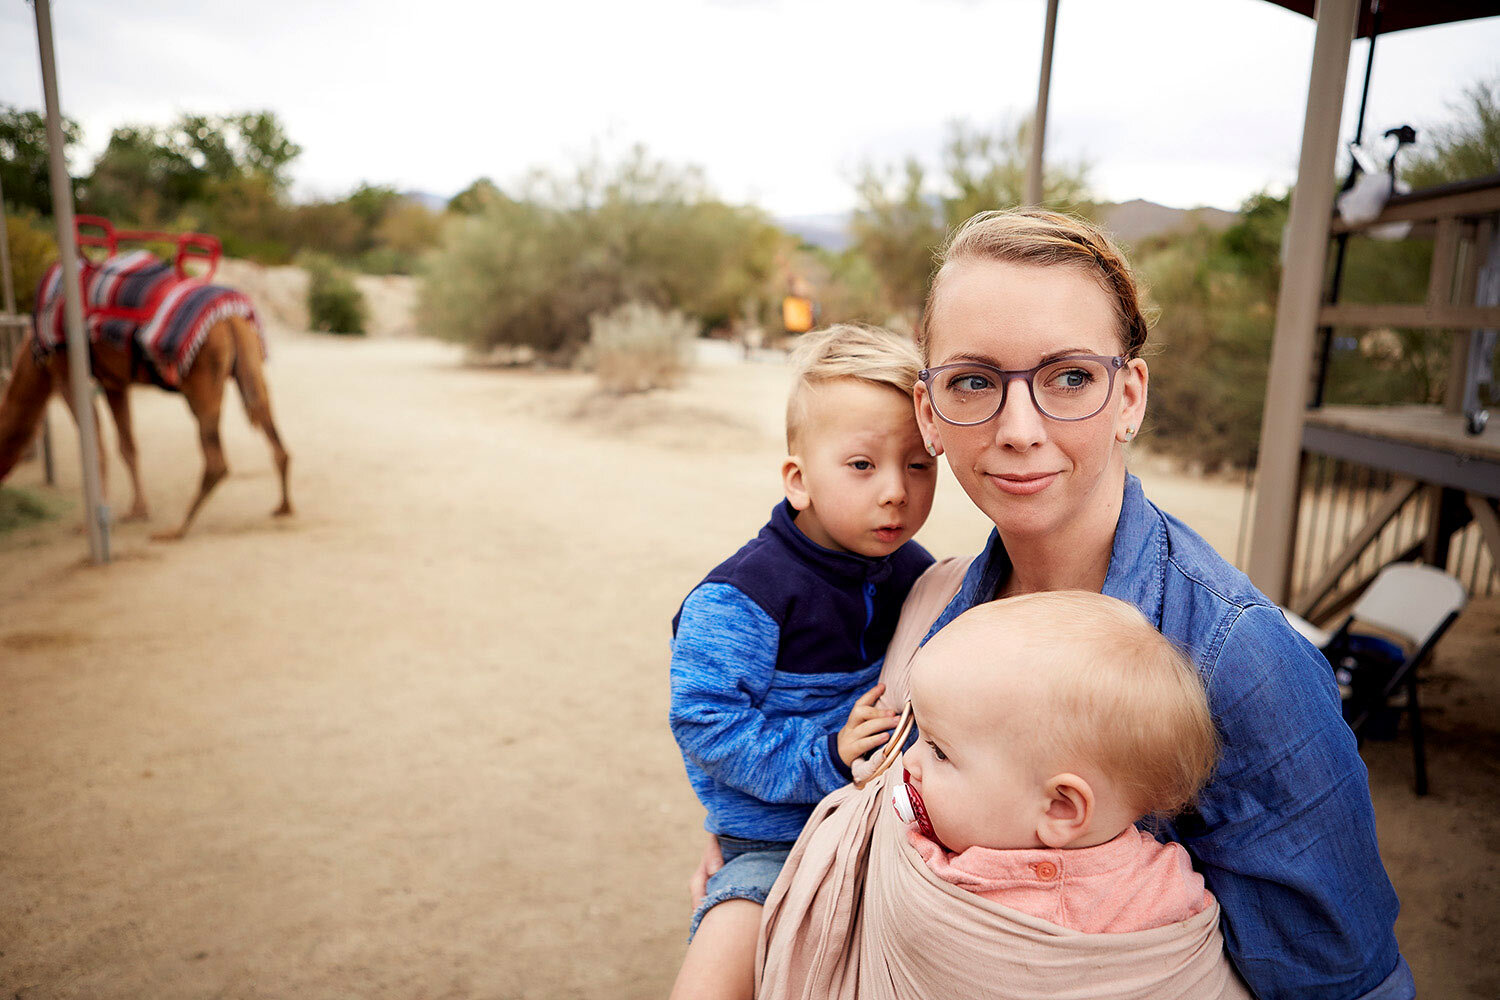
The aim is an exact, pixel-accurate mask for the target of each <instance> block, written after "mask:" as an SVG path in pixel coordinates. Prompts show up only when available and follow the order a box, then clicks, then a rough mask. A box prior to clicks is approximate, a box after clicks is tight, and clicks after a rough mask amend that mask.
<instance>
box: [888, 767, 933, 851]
mask: <svg viewBox="0 0 1500 1000" xmlns="http://www.w3.org/2000/svg"><path fill="white" fill-rule="evenodd" d="M891 805H892V806H894V807H895V809H896V815H897V816H900V817H901V822H903V823H912V822H915V823H916V824H917V829H918V830H919V831H920V832H921V834H922V836H924V837H926V838H927V839H928V840H933V841H936V840H937V839H938V838H937V831H936V830H934V829H933V828H932V820H930V819H928V817H927V809H926V807H924V806H923V805H922V793H920V792H918V791H917V790H916V789H915V788H913V787H912V784H911V772H910V771H908V770H907V769H906V768H904V767H903V768H902V769H901V784H899V785H897V786H896V789H895V791H893V792H891Z"/></svg>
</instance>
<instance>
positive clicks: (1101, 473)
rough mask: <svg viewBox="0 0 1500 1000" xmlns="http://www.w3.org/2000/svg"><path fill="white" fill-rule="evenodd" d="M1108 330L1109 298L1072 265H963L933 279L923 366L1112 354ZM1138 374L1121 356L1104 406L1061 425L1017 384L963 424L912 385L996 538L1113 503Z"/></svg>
mask: <svg viewBox="0 0 1500 1000" xmlns="http://www.w3.org/2000/svg"><path fill="white" fill-rule="evenodd" d="M1119 329H1120V323H1119V320H1118V318H1117V317H1116V315H1115V311H1114V308H1113V306H1112V302H1111V299H1110V296H1109V294H1108V293H1106V292H1105V291H1104V289H1103V288H1101V287H1100V285H1099V283H1098V282H1097V281H1095V280H1094V278H1093V277H1092V276H1091V275H1089V274H1087V273H1085V272H1083V271H1081V270H1078V269H1076V268H1072V267H1037V266H1032V265H1023V264H1006V263H999V262H995V261H966V262H964V263H961V264H958V265H956V266H954V267H951V268H950V269H949V270H948V271H947V272H945V273H944V275H943V279H942V284H941V285H940V287H939V290H938V296H937V301H936V304H935V309H934V313H933V315H932V317H931V322H930V324H929V327H928V330H929V343H928V358H929V360H928V367H929V368H936V367H938V366H940V365H947V364H952V363H954V362H958V361H979V362H982V363H984V364H988V365H993V366H994V367H996V368H1000V369H1004V370H1017V369H1026V368H1031V367H1033V366H1035V365H1038V364H1040V363H1042V362H1043V361H1044V360H1050V359H1051V358H1054V357H1057V356H1062V355H1069V354H1094V355H1103V356H1106V357H1112V356H1116V355H1121V354H1123V353H1124V345H1123V344H1122V342H1121V338H1120V333H1119ZM1146 378H1147V373H1146V363H1145V362H1144V361H1141V360H1139V359H1136V360H1132V361H1130V362H1128V363H1127V364H1126V366H1125V367H1124V368H1122V369H1120V370H1119V371H1118V372H1116V373H1115V377H1114V388H1113V391H1112V392H1111V393H1110V396H1109V400H1108V402H1106V403H1105V405H1104V409H1103V410H1101V411H1100V412H1099V413H1098V414H1096V415H1094V416H1093V417H1090V418H1088V419H1087V420H1078V421H1072V422H1063V421H1057V420H1052V419H1050V418H1048V417H1045V416H1043V415H1042V414H1041V413H1040V412H1038V411H1037V409H1036V407H1035V405H1034V404H1033V403H1032V400H1031V395H1030V394H1029V393H1028V392H1027V391H1026V386H1025V384H1024V383H1022V382H1019V381H1016V382H1011V383H1009V385H1008V387H1007V392H1006V397H1005V406H1004V408H1003V409H1002V410H1001V411H1000V413H999V414H997V415H996V416H995V417H994V418H993V419H991V420H989V421H988V422H986V423H983V424H979V425H977V426H973V427H958V426H955V425H953V424H950V423H947V422H945V421H943V420H942V419H940V418H939V417H938V416H937V414H936V413H934V412H933V409H932V401H931V398H930V396H929V395H928V393H927V391H926V388H927V387H926V386H925V385H923V384H922V383H920V382H919V383H917V389H916V406H917V421H918V423H919V424H920V425H921V427H922V432H923V434H924V435H925V436H926V438H927V440H929V441H931V442H932V443H933V444H935V445H937V446H939V447H940V448H941V449H942V451H943V453H944V454H945V455H946V456H947V458H948V465H949V467H950V468H951V469H952V470H953V474H954V475H955V476H956V477H957V478H958V481H959V483H960V484H961V485H962V486H963V488H964V491H965V492H966V493H968V494H969V499H971V500H973V501H974V504H975V505H976V506H977V507H979V509H980V510H982V511H984V513H985V514H986V515H988V516H989V518H990V520H991V521H993V522H994V523H995V526H996V527H998V528H999V529H1000V532H1001V534H1002V535H1003V536H1004V537H1006V539H1007V540H1021V539H1024V538H1027V537H1032V536H1040V535H1045V534H1051V533H1055V532H1059V531H1064V532H1066V531H1067V530H1068V529H1069V528H1070V527H1074V528H1082V527H1083V526H1084V525H1086V524H1088V523H1089V516H1090V515H1091V514H1092V515H1095V516H1100V517H1102V516H1103V514H1102V513H1101V512H1114V511H1116V510H1117V503H1118V496H1117V494H1118V491H1119V489H1120V484H1121V483H1122V482H1123V481H1124V458H1123V456H1122V454H1121V451H1120V444H1121V443H1122V442H1124V441H1125V440H1128V438H1129V436H1130V434H1131V433H1132V432H1133V430H1134V429H1135V428H1139V427H1140V425H1141V418H1142V417H1143V416H1144V415H1145V409H1146ZM1109 528H1110V529H1112V528H1113V523H1112V522H1111V523H1110V524H1109Z"/></svg>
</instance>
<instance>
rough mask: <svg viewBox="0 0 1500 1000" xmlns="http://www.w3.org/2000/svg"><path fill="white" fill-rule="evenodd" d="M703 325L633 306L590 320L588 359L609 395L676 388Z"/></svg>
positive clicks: (676, 314) (674, 314) (675, 314)
mask: <svg viewBox="0 0 1500 1000" xmlns="http://www.w3.org/2000/svg"><path fill="white" fill-rule="evenodd" d="M697 337H698V324H697V323H695V322H694V321H693V320H691V319H689V318H688V317H687V316H685V315H683V314H682V313H681V312H678V311H676V310H670V311H668V310H663V309H658V308H656V307H655V306H652V305H648V304H646V303H643V302H627V303H625V304H624V305H622V306H618V307H617V308H615V309H611V310H610V311H609V312H607V313H595V314H594V315H592V316H590V317H589V346H588V351H587V352H586V354H585V359H586V361H587V363H588V365H589V366H590V367H592V368H593V369H594V373H595V374H596V375H597V376H598V377H599V384H600V386H602V387H603V388H604V390H605V391H606V392H614V393H625V392H645V391H646V390H647V389H657V388H662V387H665V386H670V385H675V384H676V382H677V380H678V379H679V378H680V377H681V376H682V373H683V372H684V371H686V370H687V368H688V366H689V364H690V362H691V360H692V357H691V351H692V349H693V341H694V340H696V339H697Z"/></svg>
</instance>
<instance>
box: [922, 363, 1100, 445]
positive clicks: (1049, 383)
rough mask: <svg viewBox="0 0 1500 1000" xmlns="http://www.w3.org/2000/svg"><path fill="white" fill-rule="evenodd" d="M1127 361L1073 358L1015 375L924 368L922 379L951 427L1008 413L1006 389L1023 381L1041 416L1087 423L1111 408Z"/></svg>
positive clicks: (976, 368)
mask: <svg viewBox="0 0 1500 1000" xmlns="http://www.w3.org/2000/svg"><path fill="white" fill-rule="evenodd" d="M1124 367H1125V358H1123V357H1113V358H1108V357H1104V356H1103V355H1098V354H1074V355H1070V356H1068V357H1065V358H1055V359H1053V360H1052V361H1045V362H1043V363H1042V364H1039V365H1037V366H1036V367H1035V368H1024V369H1017V370H1014V371H1011V370H1007V369H1004V368H996V367H995V366H994V365H986V364H981V363H980V362H978V361H961V362H958V363H957V364H951V365H939V366H938V367H937V368H925V369H923V370H922V371H921V373H919V374H918V376H917V377H918V378H919V379H921V381H922V382H923V384H925V385H926V386H927V395H928V398H929V399H931V400H932V409H933V410H934V412H936V413H937V415H938V416H939V417H941V418H942V419H943V420H945V421H947V422H948V423H950V424H957V425H958V426H960V427H972V426H973V425H975V424H982V423H984V422H985V421H987V420H991V419H993V418H994V417H995V415H996V414H998V413H999V412H1000V411H1001V410H1003V409H1004V408H1005V395H1006V388H1007V387H1008V386H1009V385H1010V383H1012V382H1014V381H1017V380H1020V381H1022V382H1025V383H1026V389H1027V391H1029V392H1030V393H1031V402H1032V403H1033V404H1034V405H1035V406H1036V408H1037V412H1038V413H1040V414H1042V416H1044V417H1049V418H1051V419H1052V420H1087V419H1088V418H1089V417H1092V416H1094V415H1095V414H1097V413H1098V412H1099V411H1100V410H1102V409H1104V404H1105V403H1107V402H1109V397H1110V394H1111V393H1112V392H1114V388H1115V372H1117V371H1119V370H1120V369H1121V368H1124Z"/></svg>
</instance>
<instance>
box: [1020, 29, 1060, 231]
mask: <svg viewBox="0 0 1500 1000" xmlns="http://www.w3.org/2000/svg"><path fill="white" fill-rule="evenodd" d="M1056 36H1057V0H1047V28H1046V32H1045V33H1044V34H1043V35H1042V76H1041V80H1040V81H1038V83H1037V87H1036V115H1035V116H1034V117H1033V118H1032V120H1031V163H1030V165H1029V166H1028V167H1027V168H1026V204H1028V205H1041V203H1042V151H1043V149H1044V148H1045V147H1046V144H1047V93H1048V91H1050V90H1051V89H1052V41H1053V39H1054V38H1055V37H1056Z"/></svg>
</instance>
